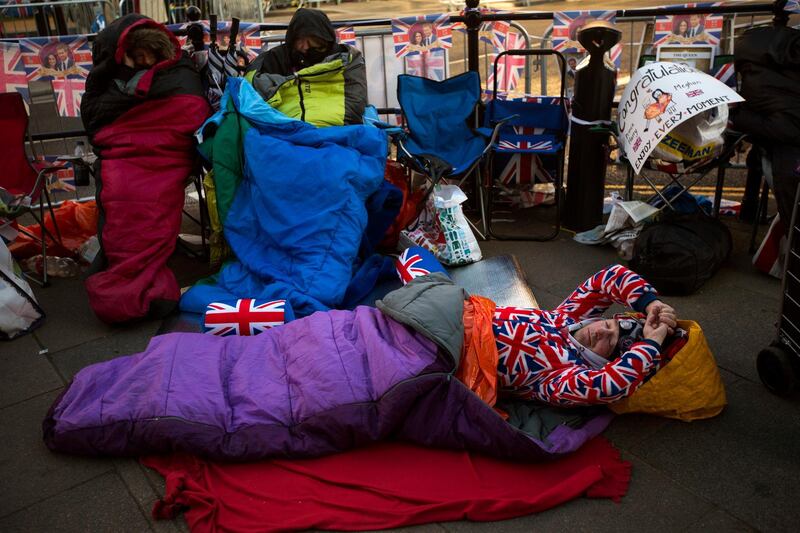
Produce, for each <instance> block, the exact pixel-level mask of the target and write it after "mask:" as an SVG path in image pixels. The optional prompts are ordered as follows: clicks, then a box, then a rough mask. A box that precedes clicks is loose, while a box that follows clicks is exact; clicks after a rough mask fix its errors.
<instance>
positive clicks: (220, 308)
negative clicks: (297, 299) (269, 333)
mask: <svg viewBox="0 0 800 533" xmlns="http://www.w3.org/2000/svg"><path fill="white" fill-rule="evenodd" d="M292 318H294V314H293V313H292V309H291V307H290V306H289V304H287V303H286V300H273V301H271V302H262V301H259V300H253V299H250V298H242V299H240V300H236V303H234V304H231V303H225V302H213V303H210V304H208V307H207V308H206V314H205V320H204V329H205V332H206V333H210V334H212V335H220V336H223V337H224V336H228V335H258V334H259V333H263V332H265V331H266V330H268V329H270V328H274V327H276V326H282V325H283V324H285V323H286V322H288V321H290V320H292Z"/></svg>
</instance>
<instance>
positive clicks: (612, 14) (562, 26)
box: [553, 10, 622, 68]
mask: <svg viewBox="0 0 800 533" xmlns="http://www.w3.org/2000/svg"><path fill="white" fill-rule="evenodd" d="M616 18H617V12H616V11H614V10H612V11H601V10H595V11H557V12H555V13H553V49H555V50H558V51H559V52H561V53H562V54H585V53H586V49H585V48H584V47H583V46H581V43H579V42H578V30H579V29H581V28H582V27H583V26H585V25H586V24H587V23H589V22H591V21H593V20H605V21H608V22H610V23H612V24H613V23H614V22H615V21H616ZM609 55H610V56H611V61H613V62H614V64H615V65H616V66H617V68H619V67H620V64H621V61H622V44H621V43H618V44H616V45H615V46H614V47H613V48H612V49H611V50H610V51H609Z"/></svg>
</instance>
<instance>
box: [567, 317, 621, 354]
mask: <svg viewBox="0 0 800 533" xmlns="http://www.w3.org/2000/svg"><path fill="white" fill-rule="evenodd" d="M574 337H575V340H576V341H578V342H579V343H581V345H583V346H585V347H586V348H589V349H590V350H591V351H593V352H594V353H596V354H597V355H599V356H600V357H603V358H605V359H610V358H611V355H612V354H613V353H614V350H615V349H616V347H617V341H618V340H619V324H618V323H617V321H616V320H614V319H613V318H609V319H606V320H598V321H597V322H592V323H590V324H587V325H586V326H583V327H582V328H581V329H579V330H578V331H576V332H575V333H574Z"/></svg>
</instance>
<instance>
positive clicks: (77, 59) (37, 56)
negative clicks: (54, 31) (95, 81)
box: [19, 35, 92, 116]
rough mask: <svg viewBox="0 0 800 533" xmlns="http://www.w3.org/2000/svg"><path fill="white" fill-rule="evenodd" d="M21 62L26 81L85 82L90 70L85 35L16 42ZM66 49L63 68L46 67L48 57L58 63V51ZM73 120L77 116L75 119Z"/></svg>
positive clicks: (90, 55)
mask: <svg viewBox="0 0 800 533" xmlns="http://www.w3.org/2000/svg"><path fill="white" fill-rule="evenodd" d="M19 44H20V47H21V48H22V60H23V62H24V63H25V73H26V74H27V76H28V81H33V80H54V79H56V78H72V79H81V78H83V79H86V76H87V75H88V74H89V71H90V70H91V69H92V50H91V48H90V47H89V41H88V40H87V39H86V36H85V35H74V36H73V35H68V36H65V35H61V36H58V37H32V38H29V39H20V41H19ZM64 45H66V47H67V53H68V58H67V65H65V66H64V67H63V68H62V67H55V66H53V65H48V64H47V63H46V61H47V59H48V58H49V57H51V56H52V58H55V59H56V61H60V58H59V49H60V48H62V46H64ZM76 116H77V115H76Z"/></svg>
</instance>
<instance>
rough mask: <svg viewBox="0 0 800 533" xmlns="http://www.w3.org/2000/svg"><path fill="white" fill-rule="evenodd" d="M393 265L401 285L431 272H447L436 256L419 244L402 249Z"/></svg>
mask: <svg viewBox="0 0 800 533" xmlns="http://www.w3.org/2000/svg"><path fill="white" fill-rule="evenodd" d="M394 266H395V270H397V275H398V276H400V279H401V280H402V281H403V285H405V284H406V283H408V282H409V281H411V280H412V279H414V278H419V277H422V276H427V275H428V274H430V273H432V272H444V273H445V274H446V273H447V272H446V271H445V269H444V267H443V266H442V264H441V263H439V261H437V260H436V257H434V255H433V254H432V253H431V252H429V251H428V250H426V249H425V248H422V247H421V246H412V247H410V248H406V249H405V250H403V253H401V254H400V256H399V257H398V258H397V259H395V260H394Z"/></svg>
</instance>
